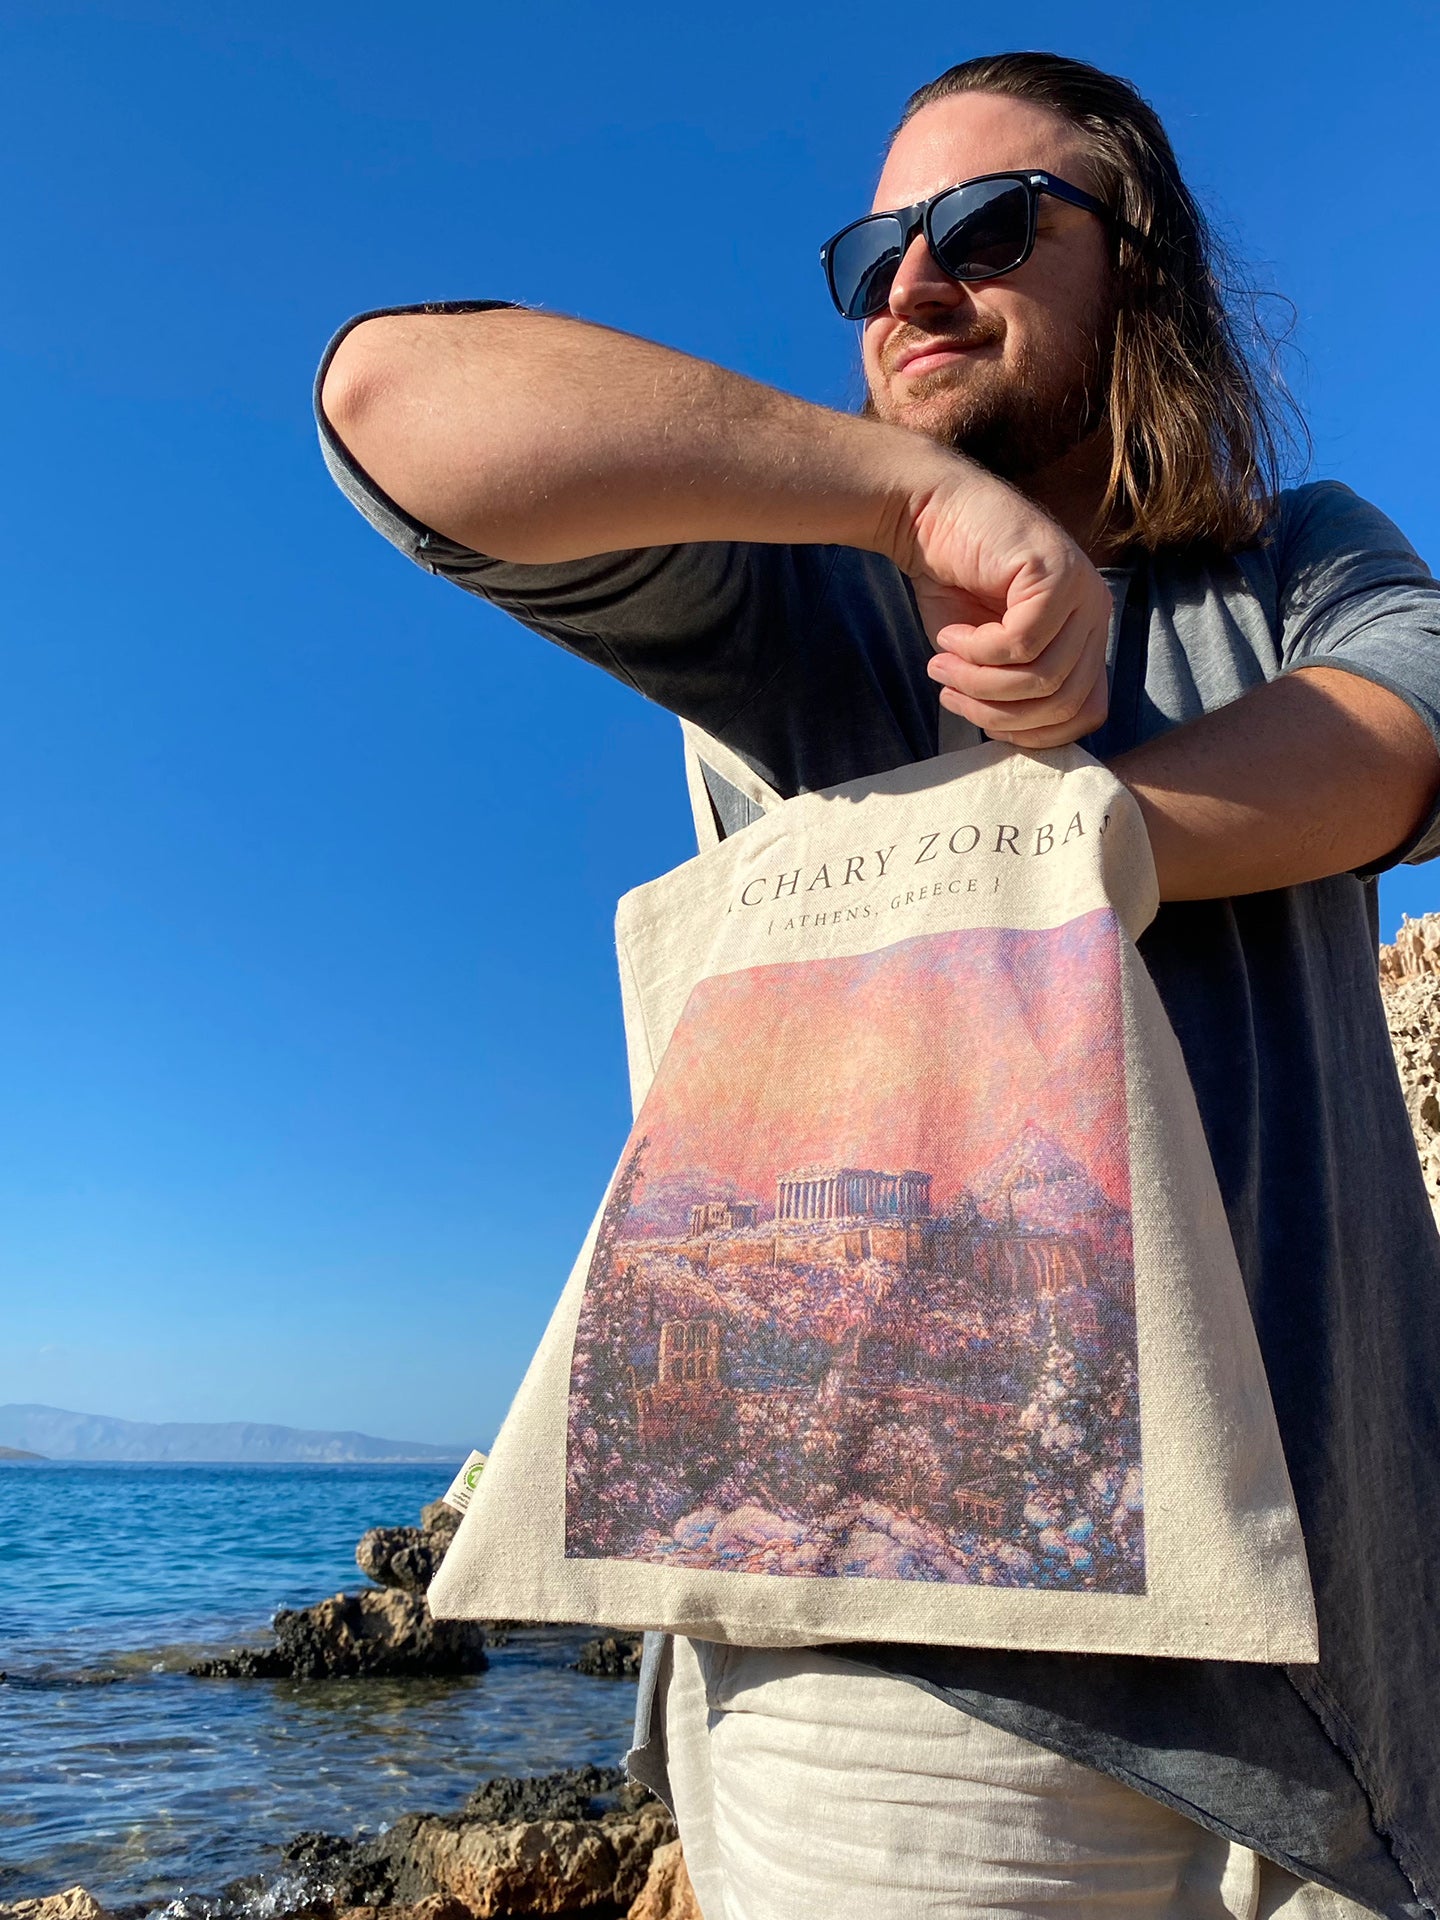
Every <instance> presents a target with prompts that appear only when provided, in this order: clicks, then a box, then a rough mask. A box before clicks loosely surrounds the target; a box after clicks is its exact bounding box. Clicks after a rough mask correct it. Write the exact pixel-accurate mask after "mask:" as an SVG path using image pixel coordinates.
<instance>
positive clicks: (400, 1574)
mask: <svg viewBox="0 0 1440 1920" xmlns="http://www.w3.org/2000/svg"><path fill="white" fill-rule="evenodd" d="M451 1538H453V1535H452V1536H451ZM448 1544H449V1541H448V1540H447V1541H445V1542H443V1543H442V1542H441V1541H440V1539H439V1537H438V1536H437V1535H434V1534H430V1533H427V1532H426V1531H425V1530H424V1529H423V1528H421V1527H371V1529H370V1531H369V1532H368V1533H362V1534H361V1536H360V1541H359V1545H358V1546H357V1547H356V1549H355V1564H356V1566H358V1567H359V1569H360V1571H361V1572H362V1573H363V1574H365V1575H367V1576H368V1577H369V1578H370V1579H371V1580H373V1581H374V1582H375V1584H376V1586H377V1587H394V1588H396V1589H398V1590H399V1591H400V1592H401V1593H424V1591H425V1589H426V1588H427V1587H428V1586H429V1585H430V1582H431V1581H432V1580H433V1579H434V1578H435V1574H436V1570H437V1569H438V1567H439V1565H440V1562H441V1561H442V1560H443V1559H444V1558H445V1547H446V1546H447V1545H448Z"/></svg>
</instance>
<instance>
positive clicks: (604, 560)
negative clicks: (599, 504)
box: [315, 300, 836, 779]
mask: <svg viewBox="0 0 1440 1920" xmlns="http://www.w3.org/2000/svg"><path fill="white" fill-rule="evenodd" d="M506 304H508V303H506V302H504V301H495V300H489V301H487V300H475V301H455V302H446V303H443V304H438V303H437V304H433V305H427V306H422V307H390V308H383V309H379V310H378V312H377V313H367V314H361V315H359V316H357V318H356V319H354V320H351V321H349V322H348V323H347V324H346V325H345V326H344V327H342V328H341V329H340V331H339V333H337V334H336V335H335V337H334V339H333V340H332V341H331V342H330V344H329V346H328V347H327V349H326V351H325V356H324V358H323V360H322V361H321V363H320V370H319V372H318V374H317V376H316V381H315V417H316V422H317V425H318V428H319V433H320V445H321V449H322V451H323V453H324V457H325V462H326V465H327V466H328V467H329V469H330V472H331V475H332V476H333V478H334V479H335V481H336V483H337V485H338V486H339V487H340V490H341V491H342V493H344V494H345V495H346V497H347V498H348V499H349V500H350V501H351V502H352V503H353V505H354V506H356V507H357V508H358V509H359V511H360V512H361V513H362V514H364V516H365V518H366V519H367V520H368V521H369V522H370V524H371V525H372V526H373V527H375V528H376V529H377V531H378V532H380V533H382V534H384V536H385V538H386V539H387V540H389V541H390V542H391V544H392V545H394V546H396V547H398V548H399V549H400V551H401V552H402V553H404V554H407V555H408V556H409V558H410V559H412V560H413V561H414V562H415V563H416V565H417V566H420V567H423V568H424V569H425V571H426V572H427V573H432V574H438V575H439V576H440V577H441V578H442V579H445V580H449V581H451V582H453V584H454V585H455V586H457V587H460V588H461V589H462V590H463V591H465V592H466V593H473V594H476V595H478V596H479V597H480V598H482V599H484V600H488V601H489V602H490V603H491V604H492V605H494V606H496V607H499V608H500V609H501V610H502V611H504V612H505V613H508V614H512V615H513V616H514V617H515V618H516V619H517V620H519V621H522V622H523V623H524V625H526V626H527V627H530V628H532V629H533V630H534V631H535V632H536V633H538V634H541V635H543V636H544V638H546V639H547V640H551V641H554V642H555V643H556V644H557V645H559V646H562V647H564V648H566V649H567V651H569V652H571V653H574V654H578V655H580V656H581V657H582V658H583V659H585V660H589V661H591V662H593V664H594V665H596V666H598V667H601V668H603V669H604V670H605V671H606V672H607V673H610V674H613V675H614V676H615V677H616V678H617V679H619V680H623V681H625V682H626V683H627V684H628V685H630V686H632V687H634V688H635V689H636V690H637V691H638V692H640V693H642V694H643V695H645V697H646V698H647V699H650V700H653V701H655V702H657V703H658V704H659V705H660V706H663V707H666V708H668V709H669V711H670V712H672V713H676V714H679V715H681V716H682V717H683V718H685V719H687V720H691V721H694V722H695V724H696V725H697V726H700V727H702V728H704V729H705V731H706V732H708V733H711V734H714V735H716V736H717V737H720V738H724V737H726V735H727V733H728V732H729V731H730V723H731V721H732V720H733V719H734V717H735V716H736V715H737V714H739V713H740V712H742V710H745V709H748V708H750V707H751V706H752V705H753V704H754V703H755V701H756V699H757V696H759V695H761V694H762V693H763V692H764V690H765V688H766V687H767V685H768V684H769V683H770V682H772V681H774V680H776V679H777V678H778V677H779V676H780V675H781V674H782V672H783V670H784V667H785V655H786V649H787V648H791V647H794V646H795V645H798V644H801V643H802V642H803V636H804V634H805V632H806V630H807V626H808V625H809V623H810V622H811V621H812V620H813V616H814V611H815V608H816V607H817V606H818V605H819V603H820V601H821V600H822V599H823V597H824V593H825V587H826V583H827V580H828V577H829V574H830V571H831V570H832V568H833V566H834V561H835V552H836V550H835V549H834V548H827V547H819V546H784V545H775V546H767V545H761V544H758V543H749V542H738V541H736V542H727V541H705V542H689V543H685V544H681V545H675V546H658V547H641V548H635V549H631V550H629V551H626V552H620V553H604V554H598V555H595V556H593V557H591V558H588V559H584V560H573V561H564V562H556V563H551V562H547V563H545V564H543V565H521V564H517V563H515V562H513V561H506V560H496V559H493V558H491V557H489V556H487V555H485V554H482V553H477V552H475V551H474V550H473V549H472V548H470V547H465V546H462V545H460V544H459V543H458V542H457V541H454V540H451V539H448V538H447V537H446V536H445V535H444V534H442V533H439V532H437V531H436V530H435V529H434V528H433V527H427V526H425V525H424V524H423V523H422V522H421V521H419V520H416V519H415V518H414V517H413V515H411V514H408V513H407V512H406V511H405V510H404V508H403V507H401V506H399V505H398V504H397V503H396V502H395V501H394V500H392V499H390V498H389V496H388V495H387V494H385V493H384V492H383V491H382V490H381V489H380V488H379V487H378V486H377V485H376V484H375V482H374V481H373V480H372V479H371V478H370V476H369V475H368V474H367V473H366V472H365V470H364V469H363V468H362V467H361V466H360V464H359V462H358V461H357V460H356V459H355V458H354V456H353V455H352V454H351V453H350V451H349V450H348V448H347V447H346V446H345V444H344V442H343V441H342V440H341V439H340V436H339V435H338V434H337V433H336V431H335V429H334V427H333V426H332V425H331V424H330V422H329V420H328V419H327V418H326V415H325V410H324V408H323V406H322V405H321V401H320V393H321V386H322V383H323V381H324V378H325V374H326V372H327V370H328V368H329V366H330V362H331V360H332V358H333V357H334V354H335V351H336V349H337V347H338V346H339V345H340V342H341V341H342V340H343V339H344V338H345V336H346V334H348V333H349V332H350V331H351V329H352V328H354V327H356V326H358V325H359V324H360V322H361V321H362V320H369V319H374V318H376V317H378V314H379V313H480V312H485V311H487V310H489V309H492V308H496V307H503V306H505V305H506ZM757 770H758V771H759V772H761V773H762V774H764V775H765V777H766V778H769V779H773V778H774V777H775V774H774V770H772V769H768V768H766V767H764V766H757Z"/></svg>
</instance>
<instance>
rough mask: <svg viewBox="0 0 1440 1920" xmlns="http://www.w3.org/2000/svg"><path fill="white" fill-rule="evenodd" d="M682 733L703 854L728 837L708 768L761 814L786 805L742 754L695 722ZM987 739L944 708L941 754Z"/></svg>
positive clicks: (687, 781)
mask: <svg viewBox="0 0 1440 1920" xmlns="http://www.w3.org/2000/svg"><path fill="white" fill-rule="evenodd" d="M680 732H681V734H682V735H683V737H684V741H685V786H686V790H687V791H688V793H689V795H690V812H691V815H692V817H693V819H694V821H695V840H696V843H697V845H698V846H699V849H700V851H701V853H708V852H709V851H710V849H711V847H718V846H719V844H720V842H721V840H722V839H723V838H724V835H723V834H722V833H721V831H720V821H719V817H718V816H717V814H716V812H715V802H714V801H713V799H712V798H711V797H710V789H709V788H708V787H707V786H706V784H705V768H706V767H708V768H709V769H710V771H711V772H712V773H715V774H718V775H719V776H720V778H721V779H722V780H723V781H724V782H725V784H726V785H727V786H729V787H733V788H734V789H735V791H736V792H737V793H738V794H739V795H740V796H741V797H742V798H743V799H745V800H748V801H749V802H750V804H751V805H752V806H755V807H758V808H759V809H760V811H761V813H769V812H771V811H772V809H773V808H775V807H778V806H780V805H782V804H783V802H782V799H781V796H780V795H779V794H778V793H777V792H776V791H775V789H774V788H773V787H772V786H769V785H767V784H766V782H765V781H764V780H762V779H761V778H760V776H759V774H758V773H756V771H755V769H754V768H753V767H752V766H751V765H750V764H749V763H748V761H745V760H742V759H741V758H740V756H739V754H738V753H736V752H734V750H733V749H732V748H730V747H727V746H726V745H725V744H724V743H723V742H722V741H719V740H716V739H715V738H714V737H713V735H711V734H708V733H705V732H703V731H702V730H701V728H699V727H697V726H696V725H695V724H694V722H693V721H690V720H682V721H681V722H680ZM984 738H985V736H984V734H983V733H982V732H981V731H980V729H979V727H977V726H975V725H974V724H973V723H972V722H971V721H969V720H964V719H962V718H961V716H960V715H959V714H958V713H951V712H950V711H949V710H948V708H946V707H941V709H940V746H939V751H940V752H941V753H959V752H960V751H962V749H964V748H965V747H978V746H979V745H980V744H981V742H982V741H983V740H984Z"/></svg>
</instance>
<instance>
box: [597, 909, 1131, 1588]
mask: <svg viewBox="0 0 1440 1920" xmlns="http://www.w3.org/2000/svg"><path fill="white" fill-rule="evenodd" d="M1119 938H1120V935H1119V931H1118V929H1117V926H1116V923H1115V920H1114V918H1113V916H1112V915H1111V914H1110V913H1109V912H1106V911H1100V912H1096V913H1091V914H1088V915H1085V916H1083V917H1082V918H1080V919H1077V920H1074V921H1072V922H1070V923H1069V924H1068V925H1066V926H1063V927H1059V928H1055V929H1052V930H1048V931H1042V932H1015V931H1008V930H1003V929H1001V930H993V929H992V930H981V931H966V932H960V933H943V934H934V935H923V936H920V937H917V938H914V939H910V940H904V941H901V942H898V943H896V944H895V945H893V946H889V947H886V948H884V949H882V950H881V951H879V952H876V953H872V954H867V955H864V956H861V957H857V958H851V959H838V960H809V961H794V962H789V963H784V964H777V965H773V966H759V967H752V968H749V969H747V970H745V971H743V972H738V973H733V974H727V975H723V976H720V977H717V978H714V979H710V980H706V981H703V982H702V983H701V984H700V985H699V986H698V987H697V988H696V989H695V991H694V993H693V994H692V996H691V998H690V1001H689V1003H688V1005H687V1007H686V1009H685V1012H684V1015H683V1016H682V1018H681V1021H680V1024H679V1026H678V1028H677V1030H676V1032H675V1035H674V1037H673V1039H672V1041H671V1043H670V1046H669V1048H668V1049H667V1051H666V1053H665V1056H664V1059H663V1061H662V1063H661V1066H660V1070H659V1073H658V1075H657V1077H656V1080H655V1083H654V1085H653V1086H652V1088H651V1090H650V1093H649V1096H648V1097H647V1099H646V1101H645V1104H644V1107H643V1108H642V1111H641V1114H640V1117H639V1119H638V1121H637V1123H636V1126H635V1130H634V1133H633V1134H632V1136H631V1139H630V1142H629V1145H628V1147H627V1150H626V1154H625V1158H624V1161H623V1163H622V1166H621V1169H620V1172H619V1173H618V1175H617V1177H616V1180H615V1184H614V1186H613V1188H612V1191H611V1195H610V1200H609V1203H608V1206H607V1208H606V1212H605V1216H604V1219H603V1221H602V1224H601V1229H600V1234H599V1238H598V1241H597V1244H596V1250H595V1254H594V1258H593V1260H592V1263H591V1268H590V1273H589V1277H588V1281H587V1285H586V1290H585V1296H584V1302H583V1306H582V1309H581V1313H580V1320H579V1326H578V1330H577V1334H576V1340H575V1348H574V1357H573V1360H572V1366H571V1382H570V1404H569V1435H568V1457H567V1469H568V1478H567V1502H566V1551H567V1554H569V1555H570V1556H572V1557H579V1558H604V1559H621V1560H638V1561H649V1562H652V1563H656V1564H664V1565H670V1566H675V1567H697V1568H701V1567H703V1568H711V1569H720V1570H724V1571H731V1572H736V1573H760V1574H772V1575H775V1576H777V1577H786V1576H790V1577H796V1576H800V1577H809V1578H823V1577H827V1576H837V1575H841V1576H847V1577H851V1578H878V1579H892V1580H893V1579H902V1580H926V1581H950V1582H957V1583H985V1584H989V1585H994V1586H1009V1587H1035V1588H1046V1589H1067V1590H1090V1591H1097V1592H1107V1593H1140V1592H1143V1591H1144V1586H1145V1562H1144V1524H1143V1521H1144V1515H1143V1495H1142V1480H1141V1460H1140V1414H1139V1396H1138V1382H1137V1370H1136V1335H1135V1292H1134V1267H1133V1251H1132V1242H1131V1232H1130V1175H1129V1159H1128V1145H1127V1140H1128V1134H1127V1118H1126V1098H1125V1064H1124V1043H1123V1034H1122V1026H1121V1004H1120V978H1119V959H1118V941H1119Z"/></svg>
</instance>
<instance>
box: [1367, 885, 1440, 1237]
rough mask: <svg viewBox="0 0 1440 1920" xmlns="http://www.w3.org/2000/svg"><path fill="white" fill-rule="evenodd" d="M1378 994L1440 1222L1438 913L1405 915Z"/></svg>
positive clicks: (1387, 953)
mask: <svg viewBox="0 0 1440 1920" xmlns="http://www.w3.org/2000/svg"><path fill="white" fill-rule="evenodd" d="M1380 994H1381V998H1382V999H1383V1000H1384V1002H1385V1018H1386V1020H1387V1021H1388V1022H1389V1026H1390V1044H1391V1046H1392V1047H1393V1048H1394V1051H1395V1064H1396V1066H1397V1067H1398V1069H1399V1071H1400V1085H1401V1087H1402V1088H1403V1089H1404V1093H1405V1105H1406V1107H1407V1109H1408V1110H1409V1114H1410V1126H1411V1129H1412V1131H1413V1132H1414V1135H1415V1145H1416V1147H1417V1148H1418V1150H1419V1154H1420V1165H1421V1169H1422V1171H1423V1172H1424V1175H1425V1188H1426V1191H1427V1192H1428V1193H1429V1195H1430V1205H1431V1207H1432V1209H1433V1210H1434V1212H1435V1215H1436V1219H1437V1221H1440V913H1427V914H1424V915H1422V916H1421V918H1420V919H1419V920H1412V919H1410V918H1409V916H1408V915H1407V916H1406V918H1405V919H1404V921H1403V922H1402V923H1401V927H1400V931H1399V933H1398V934H1397V935H1396V938H1395V944H1394V945H1393V946H1390V947H1382V948H1381V949H1380Z"/></svg>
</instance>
